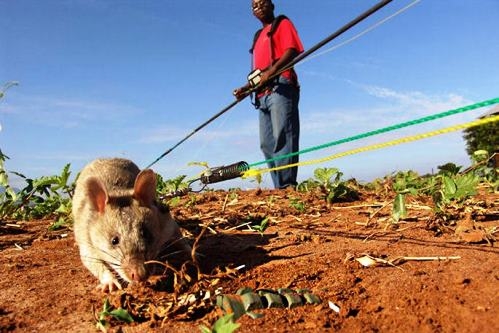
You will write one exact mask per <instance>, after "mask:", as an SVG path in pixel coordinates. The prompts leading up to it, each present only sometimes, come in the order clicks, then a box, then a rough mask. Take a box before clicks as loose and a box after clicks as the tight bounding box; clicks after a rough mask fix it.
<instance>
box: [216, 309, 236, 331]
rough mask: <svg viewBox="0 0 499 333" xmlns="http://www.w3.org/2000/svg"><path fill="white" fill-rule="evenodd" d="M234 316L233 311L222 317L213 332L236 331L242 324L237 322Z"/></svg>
mask: <svg viewBox="0 0 499 333" xmlns="http://www.w3.org/2000/svg"><path fill="white" fill-rule="evenodd" d="M233 317H234V314H233V313H231V314H227V315H225V316H223V317H220V318H219V319H218V320H217V321H216V322H215V324H214V325H213V328H212V332H213V333H232V332H235V331H236V330H237V329H238V328H239V326H240V324H238V323H235V322H234V320H233Z"/></svg>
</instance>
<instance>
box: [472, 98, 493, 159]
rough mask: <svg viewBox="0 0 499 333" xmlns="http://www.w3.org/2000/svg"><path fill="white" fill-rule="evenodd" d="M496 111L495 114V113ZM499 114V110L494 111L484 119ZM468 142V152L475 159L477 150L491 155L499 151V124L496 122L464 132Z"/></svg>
mask: <svg viewBox="0 0 499 333" xmlns="http://www.w3.org/2000/svg"><path fill="white" fill-rule="evenodd" d="M494 110H495V112H494ZM496 114H499V109H497V108H495V109H492V110H491V111H490V112H489V113H488V114H486V115H484V116H483V117H482V118H485V117H488V116H492V115H496ZM463 133H464V135H463V137H464V139H465V140H466V152H467V153H468V155H469V156H470V157H471V158H473V154H474V153H475V152H476V151H477V150H485V151H487V152H488V154H489V155H492V154H494V153H495V152H497V151H498V150H499V122H498V121H495V122H492V123H489V124H485V125H481V126H476V127H471V128H468V129H465V130H464V131H463Z"/></svg>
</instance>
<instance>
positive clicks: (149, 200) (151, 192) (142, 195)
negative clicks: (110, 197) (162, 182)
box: [133, 169, 156, 207]
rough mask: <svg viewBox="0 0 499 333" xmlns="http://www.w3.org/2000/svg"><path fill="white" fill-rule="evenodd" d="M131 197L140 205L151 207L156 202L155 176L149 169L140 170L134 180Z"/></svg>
mask: <svg viewBox="0 0 499 333" xmlns="http://www.w3.org/2000/svg"><path fill="white" fill-rule="evenodd" d="M133 197H134V199H136V200H138V201H139V202H140V203H141V204H142V205H144V206H147V207H151V206H152V205H153V204H154V201H155V200H156V174H155V173H154V171H152V170H151V169H147V170H142V171H141V172H140V173H139V174H138V175H137V178H136V179H135V185H134V187H133Z"/></svg>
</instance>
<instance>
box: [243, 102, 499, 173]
mask: <svg viewBox="0 0 499 333" xmlns="http://www.w3.org/2000/svg"><path fill="white" fill-rule="evenodd" d="M497 103H499V97H497V98H493V99H489V100H486V101H483V102H478V103H475V104H471V105H467V106H463V107H461V108H457V109H452V110H449V111H445V112H442V113H437V114H434V115H431V116H426V117H423V118H419V119H415V120H410V121H407V122H403V123H399V124H395V125H391V126H388V127H383V128H380V129H377V130H374V131H370V132H365V133H362V134H357V135H354V136H351V137H348V138H344V139H341V140H336V141H331V142H328V143H325V144H322V145H319V146H314V147H311V148H307V149H303V150H300V151H297V152H293V153H290V154H286V155H281V156H277V157H274V158H272V159H268V160H264V161H260V162H256V163H253V164H250V165H249V167H250V168H252V167H254V166H257V165H260V164H264V163H269V162H273V161H277V160H280V159H283V158H287V157H291V156H295V155H299V154H305V153H309V152H312V151H315V150H320V149H324V148H327V147H331V146H336V145H339V144H342V143H346V142H351V141H355V140H359V139H363V138H367V137H369V136H373V135H376V134H381V133H386V132H390V131H393V130H396V129H400V128H404V127H408V126H412V125H417V124H421V123H424V122H427V121H431V120H435V119H440V118H444V117H447V116H451V115H455V114H458V113H463V112H467V111H471V110H475V109H479V108H482V107H484V106H489V105H493V104H497Z"/></svg>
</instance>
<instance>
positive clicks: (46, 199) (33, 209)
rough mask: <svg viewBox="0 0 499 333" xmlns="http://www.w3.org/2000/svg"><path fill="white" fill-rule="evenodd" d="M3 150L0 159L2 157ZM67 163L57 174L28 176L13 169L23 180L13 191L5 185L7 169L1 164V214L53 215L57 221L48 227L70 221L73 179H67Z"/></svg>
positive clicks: (15, 217)
mask: <svg viewBox="0 0 499 333" xmlns="http://www.w3.org/2000/svg"><path fill="white" fill-rule="evenodd" d="M4 157H6V156H5V155H3V154H2V162H3V161H4V160H5V159H4ZM69 168H70V164H67V165H66V166H65V167H64V168H63V170H62V172H61V174H60V175H55V176H49V177H45V176H44V177H40V178H37V179H30V178H27V177H26V176H24V175H23V174H20V173H17V172H12V173H13V174H15V175H17V176H18V177H20V178H21V179H23V180H24V181H25V182H26V186H25V187H24V188H22V189H21V190H20V191H18V192H17V193H15V192H14V191H13V190H12V189H11V188H10V186H9V185H8V179H7V173H6V172H5V169H4V168H3V163H1V164H0V174H3V177H1V178H2V183H1V185H2V186H3V187H4V188H5V192H4V193H3V194H2V195H1V196H0V199H1V200H0V218H12V219H37V218H44V217H53V218H55V219H56V222H55V223H54V224H53V225H52V226H51V227H50V229H52V230H53V229H55V228H59V227H61V226H62V225H64V224H67V223H69V222H70V221H71V219H70V215H71V197H72V194H73V192H74V182H73V183H69V177H70V175H71V172H70V171H69Z"/></svg>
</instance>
